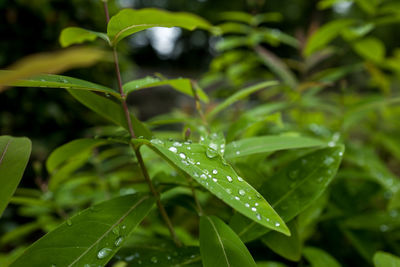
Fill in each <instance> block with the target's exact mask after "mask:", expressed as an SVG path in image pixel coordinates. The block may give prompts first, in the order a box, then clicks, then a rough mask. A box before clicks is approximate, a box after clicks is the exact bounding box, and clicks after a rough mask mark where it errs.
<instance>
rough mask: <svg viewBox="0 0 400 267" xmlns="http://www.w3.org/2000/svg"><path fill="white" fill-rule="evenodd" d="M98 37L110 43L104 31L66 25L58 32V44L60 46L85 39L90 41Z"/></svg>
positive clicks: (77, 42) (81, 41)
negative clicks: (66, 26)
mask: <svg viewBox="0 0 400 267" xmlns="http://www.w3.org/2000/svg"><path fill="white" fill-rule="evenodd" d="M98 37H100V38H101V39H103V40H105V41H106V42H107V43H110V40H109V39H108V36H107V34H106V33H103V32H95V31H90V30H86V29H83V28H79V27H68V28H65V29H63V30H62V32H61V34H60V44H61V46H62V47H67V46H70V45H73V44H81V43H83V42H87V41H89V42H92V41H94V40H96V39H97V38H98Z"/></svg>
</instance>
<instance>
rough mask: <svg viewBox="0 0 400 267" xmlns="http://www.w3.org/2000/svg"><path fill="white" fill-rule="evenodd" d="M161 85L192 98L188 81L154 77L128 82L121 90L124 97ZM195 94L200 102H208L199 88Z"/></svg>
mask: <svg viewBox="0 0 400 267" xmlns="http://www.w3.org/2000/svg"><path fill="white" fill-rule="evenodd" d="M162 85H169V86H171V87H172V88H173V89H175V90H177V91H179V92H181V93H184V94H186V95H189V96H193V90H192V84H191V82H190V79H183V78H179V79H171V80H161V79H159V78H155V77H145V78H142V79H139V80H134V81H131V82H128V83H126V84H124V86H123V89H124V92H125V94H126V95H128V94H129V93H131V92H133V91H136V90H140V89H145V88H150V87H156V86H162ZM197 93H198V96H199V98H200V100H202V101H204V102H206V103H207V102H208V96H207V94H206V93H205V92H204V91H203V90H201V89H200V88H197Z"/></svg>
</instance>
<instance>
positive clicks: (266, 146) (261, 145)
mask: <svg viewBox="0 0 400 267" xmlns="http://www.w3.org/2000/svg"><path fill="white" fill-rule="evenodd" d="M323 145H325V143H324V142H322V141H319V140H317V139H314V138H309V137H301V136H272V135H271V136H259V137H251V138H246V139H242V140H239V141H235V142H232V143H230V144H228V145H227V146H226V152H225V157H226V158H228V159H233V158H238V157H243V156H249V155H253V154H259V153H265V152H273V151H277V150H284V149H295V148H307V147H316V146H323Z"/></svg>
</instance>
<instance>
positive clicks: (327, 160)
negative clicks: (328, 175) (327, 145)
mask: <svg viewBox="0 0 400 267" xmlns="http://www.w3.org/2000/svg"><path fill="white" fill-rule="evenodd" d="M334 161H335V160H334V159H333V158H331V157H327V158H325V160H324V164H325V165H327V166H328V165H331V164H332V163H333V162H334Z"/></svg>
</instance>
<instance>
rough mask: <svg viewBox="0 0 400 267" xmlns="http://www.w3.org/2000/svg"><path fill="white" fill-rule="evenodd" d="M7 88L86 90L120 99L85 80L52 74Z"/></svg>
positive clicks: (35, 77)
mask: <svg viewBox="0 0 400 267" xmlns="http://www.w3.org/2000/svg"><path fill="white" fill-rule="evenodd" d="M13 73H14V72H13V71H8V70H0V76H1V75H12V74H13ZM6 85H7V86H18V87H43V88H64V89H79V90H88V91H95V92H102V93H106V94H110V95H113V96H115V97H117V98H120V97H121V96H120V94H119V93H118V92H116V91H115V90H113V89H111V88H108V87H105V86H102V85H99V84H95V83H92V82H88V81H85V80H80V79H76V78H72V77H67V76H62V75H54V74H41V75H37V76H34V77H31V78H26V79H23V80H18V81H16V82H12V83H9V84H6Z"/></svg>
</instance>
